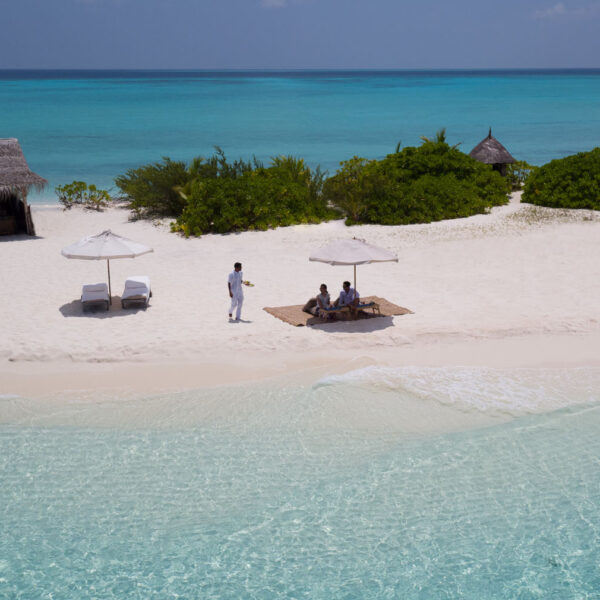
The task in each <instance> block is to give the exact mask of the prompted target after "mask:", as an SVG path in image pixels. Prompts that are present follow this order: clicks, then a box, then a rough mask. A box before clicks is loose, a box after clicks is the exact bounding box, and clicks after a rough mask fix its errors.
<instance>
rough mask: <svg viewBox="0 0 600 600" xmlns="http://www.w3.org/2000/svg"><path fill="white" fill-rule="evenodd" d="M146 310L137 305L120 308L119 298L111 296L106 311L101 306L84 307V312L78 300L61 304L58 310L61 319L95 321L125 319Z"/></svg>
mask: <svg viewBox="0 0 600 600" xmlns="http://www.w3.org/2000/svg"><path fill="white" fill-rule="evenodd" d="M146 309H147V307H145V306H139V305H138V306H131V307H128V308H121V298H120V296H113V297H112V304H111V305H110V306H109V307H108V310H106V309H105V308H104V305H103V304H97V305H92V306H89V307H86V309H85V310H84V309H83V304H81V300H80V299H77V300H73V301H72V302H68V303H67V304H63V305H62V306H61V307H60V308H59V309H58V310H59V311H60V313H61V314H62V316H63V317H92V318H95V319H112V318H113V317H127V316H129V315H133V314H136V313H138V312H140V311H145V310H146Z"/></svg>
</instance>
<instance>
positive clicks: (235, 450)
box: [0, 367, 600, 600]
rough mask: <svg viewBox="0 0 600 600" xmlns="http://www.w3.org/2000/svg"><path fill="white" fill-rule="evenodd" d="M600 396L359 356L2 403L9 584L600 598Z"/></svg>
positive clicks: (527, 375) (2, 503)
mask: <svg viewBox="0 0 600 600" xmlns="http://www.w3.org/2000/svg"><path fill="white" fill-rule="evenodd" d="M599 390H600V369H597V368H596V369H594V368H581V369H546V370H544V369H513V370H510V369H508V370H507V369H504V370H494V369H484V368H426V369H424V368H414V367H413V368H401V369H392V368H381V367H367V368H364V369H359V370H357V371H352V372H350V373H347V374H345V375H337V376H325V377H319V378H315V380H313V381H306V382H303V383H300V382H290V381H287V380H272V381H267V382H264V383H261V384H253V385H246V386H223V387H218V388H213V389H207V390H196V391H194V390H189V391H185V392H180V393H175V394H173V393H171V394H168V395H160V396H152V397H143V398H129V399H125V398H121V399H117V398H112V397H111V398H104V399H93V398H84V397H79V398H71V399H70V400H69V401H65V402H61V401H60V400H59V399H56V398H55V399H54V401H49V400H46V401H43V402H41V401H34V400H30V399H27V398H17V397H14V396H12V397H11V396H4V397H0V417H2V418H1V421H2V422H3V425H1V426H0V511H1V518H0V598H3V599H4V598H6V599H9V598H10V599H13V598H23V599H25V598H27V599H34V598H69V599H83V598H85V599H88V598H89V599H92V598H101V599H123V598H139V599H150V598H156V599H157V600H158V599H161V600H162V599H164V598H186V599H187V598H198V599H205V598H232V599H233V598H256V599H270V598H273V599H275V598H277V599H287V598H311V599H315V600H330V599H332V598H336V599H337V598H346V599H356V600H360V599H365V598H401V599H423V600H429V599H439V598H446V599H456V598H468V599H481V598H486V599H506V600H509V599H510V600H512V599H515V598H520V599H537V598H541V599H547V598H557V599H561V600H563V599H587V600H590V599H597V598H600V509H599V506H600V468H599V463H598V457H600V436H599V435H598V431H599V430H600V391H599ZM419 410H420V411H421V415H422V416H423V417H424V418H423V419H422V420H421V424H423V423H424V422H426V427H425V428H423V427H421V428H419V427H414V423H416V422H417V421H419V419H418V418H415V411H419ZM473 417H477V420H478V424H476V425H475V426H474V425H473V421H471V419H472V418H473ZM468 422H471V425H469V426H465V424H466V423H468ZM461 423H462V425H461Z"/></svg>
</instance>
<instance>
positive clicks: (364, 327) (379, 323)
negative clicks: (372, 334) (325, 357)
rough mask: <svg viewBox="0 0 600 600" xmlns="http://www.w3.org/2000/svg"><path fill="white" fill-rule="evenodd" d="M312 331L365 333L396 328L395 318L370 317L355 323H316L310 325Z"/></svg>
mask: <svg viewBox="0 0 600 600" xmlns="http://www.w3.org/2000/svg"><path fill="white" fill-rule="evenodd" d="M309 326H310V327H311V328H312V329H322V330H323V331H330V332H331V333H340V332H342V333H365V332H368V331H380V330H381V329H387V328H388V327H393V326H394V319H393V317H377V316H376V317H369V318H365V319H356V320H354V321H335V322H333V323H314V324H310V325H309Z"/></svg>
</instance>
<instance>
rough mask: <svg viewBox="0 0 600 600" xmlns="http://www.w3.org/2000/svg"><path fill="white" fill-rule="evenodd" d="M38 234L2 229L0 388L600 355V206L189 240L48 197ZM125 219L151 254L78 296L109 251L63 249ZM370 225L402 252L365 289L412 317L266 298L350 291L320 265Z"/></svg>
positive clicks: (190, 383) (560, 360) (171, 382)
mask: <svg viewBox="0 0 600 600" xmlns="http://www.w3.org/2000/svg"><path fill="white" fill-rule="evenodd" d="M33 217H34V221H35V225H36V230H37V234H38V236H37V237H36V238H29V237H26V236H19V237H9V238H5V239H0V265H1V266H0V269H1V280H2V286H1V287H0V306H2V319H1V320H0V381H1V382H2V383H1V385H0V393H2V394H27V395H36V394H44V393H49V392H52V391H60V390H63V391H64V390H81V389H88V388H93V389H116V388H118V389H121V390H131V391H138V392H143V391H162V390H175V389H184V388H194V387H196V388H197V387H202V386H205V385H214V384H222V383H231V382H240V381H250V380H256V379H261V378H266V377H271V376H274V375H282V374H289V375H290V376H295V375H301V374H302V373H303V372H306V371H307V370H308V371H311V372H313V371H322V372H323V373H332V372H345V371H348V370H351V369H354V368H357V367H361V366H366V365H384V366H385V365H396V366H398V365H399V366H406V365H434V366H446V365H484V366H512V367H514V366H556V367H560V366H580V365H581V366H597V365H600V301H599V299H600V260H599V257H600V215H599V214H598V213H594V212H592V211H561V210H551V209H542V208H536V207H532V206H529V205H522V204H520V203H519V201H518V195H516V196H515V197H514V198H513V201H512V202H511V204H510V205H508V206H505V207H500V208H496V209H494V210H493V211H492V213H491V214H489V215H479V216H475V217H471V218H468V219H459V220H454V221H445V222H439V223H432V224H428V225H414V226H404V227H384V226H360V227H352V228H348V227H346V226H345V225H344V224H343V222H341V221H336V222H330V223H324V224H321V225H303V226H295V227H288V228H280V229H276V230H272V231H266V232H246V233H240V234H231V235H208V236H204V237H202V238H198V239H196V238H190V239H185V238H183V237H181V236H179V235H176V234H173V233H171V232H170V231H169V224H168V221H164V222H160V223H152V222H149V221H137V222H131V221H129V220H128V217H129V213H128V212H127V211H126V210H122V209H117V208H113V209H110V210H107V211H105V212H102V213H94V212H85V211H82V210H79V209H73V210H71V211H66V212H65V211H63V210H62V209H61V208H60V207H39V206H38V207H34V208H33ZM105 229H111V230H112V231H114V232H115V233H118V234H120V235H122V236H125V237H128V238H131V239H133V240H136V241H139V242H142V243H144V244H147V245H149V246H151V247H153V248H154V252H153V253H151V254H147V255H144V256H141V257H139V258H136V259H122V260H113V261H111V274H112V286H113V290H112V291H113V297H114V298H115V302H114V303H113V307H112V309H111V310H110V311H109V312H108V313H106V312H103V311H99V312H86V313H83V312H82V310H81V304H80V303H79V296H80V293H81V286H82V284H84V283H95V282H100V281H106V262H105V261H83V260H67V259H65V258H64V257H63V256H61V254H60V251H61V248H63V247H65V246H67V245H69V244H71V243H73V242H75V241H77V240H78V239H80V238H82V237H84V236H86V235H92V234H96V233H99V232H101V231H103V230H105ZM353 236H355V237H358V238H362V239H365V240H366V241H368V242H369V243H372V244H376V245H379V246H382V247H384V248H387V249H389V250H392V251H394V252H397V253H398V257H399V262H398V263H382V264H372V265H366V266H360V267H358V269H357V289H358V290H359V292H360V293H361V294H362V295H364V296H366V295H377V296H381V297H384V298H386V299H387V300H389V301H390V302H393V303H395V304H398V305H401V306H403V307H407V308H409V309H410V310H412V311H413V313H414V314H409V315H403V316H398V317H393V318H392V317H386V318H374V319H367V320H361V321H357V322H340V323H335V324H332V325H325V326H321V327H292V326H290V325H288V324H286V323H284V322H282V321H280V320H278V319H276V318H274V317H273V316H271V315H269V314H268V313H266V312H265V311H263V310H262V309H263V307H265V306H283V305H291V304H300V303H304V302H305V301H306V300H307V299H308V298H309V297H311V296H314V295H316V293H317V291H318V286H319V284H320V283H322V282H325V283H327V284H328V286H329V289H330V291H331V292H332V295H334V294H337V292H338V291H339V289H340V288H341V283H342V281H343V280H344V279H351V278H352V268H351V267H331V266H329V265H326V264H320V263H314V262H309V261H308V256H309V254H310V253H311V252H312V251H313V250H315V249H317V248H319V247H320V246H323V245H325V244H327V243H329V242H331V241H333V240H336V239H340V238H346V237H353ZM235 261H241V262H242V263H243V271H244V277H245V279H249V280H250V281H252V282H253V283H254V284H255V287H253V288H248V289H246V291H245V304H244V308H243V312H242V319H243V321H242V322H239V323H231V322H229V319H228V317H227V312H228V306H229V297H228V294H227V275H228V273H229V272H230V271H231V270H232V265H233V263H234V262H235ZM137 274H144V275H148V276H149V277H150V279H151V282H152V289H153V292H154V295H153V298H152V300H151V302H150V306H149V308H148V309H147V310H136V309H132V310H122V309H121V308H120V302H119V300H118V296H119V295H120V293H121V292H122V290H123V282H124V280H125V279H126V278H127V277H128V276H131V275H137Z"/></svg>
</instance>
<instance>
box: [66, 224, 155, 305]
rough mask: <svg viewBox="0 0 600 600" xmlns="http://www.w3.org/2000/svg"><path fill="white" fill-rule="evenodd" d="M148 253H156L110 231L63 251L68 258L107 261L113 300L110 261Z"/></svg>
mask: <svg viewBox="0 0 600 600" xmlns="http://www.w3.org/2000/svg"><path fill="white" fill-rule="evenodd" d="M148 252H154V250H153V249H152V248H149V247H148V246H145V245H144V244H140V243H138V242H134V241H133V240H129V239H127V238H124V237H122V236H120V235H117V234H116V233H113V232H112V231H111V230H110V229H107V230H106V231H103V232H102V233H99V234H98V235H90V236H88V237H85V238H83V239H81V240H79V241H78V242H75V243H74V244H71V245H70V246H67V247H66V248H63V249H62V250H61V254H62V255H63V256H66V257H67V258H79V259H81V260H106V265H107V268H108V293H109V298H111V299H112V290H111V287H110V259H111V258H135V257H136V256H141V255H142V254H147V253H148Z"/></svg>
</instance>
